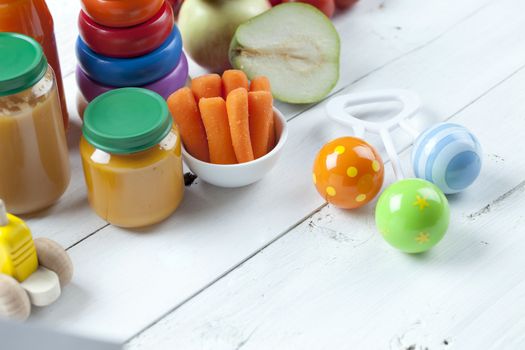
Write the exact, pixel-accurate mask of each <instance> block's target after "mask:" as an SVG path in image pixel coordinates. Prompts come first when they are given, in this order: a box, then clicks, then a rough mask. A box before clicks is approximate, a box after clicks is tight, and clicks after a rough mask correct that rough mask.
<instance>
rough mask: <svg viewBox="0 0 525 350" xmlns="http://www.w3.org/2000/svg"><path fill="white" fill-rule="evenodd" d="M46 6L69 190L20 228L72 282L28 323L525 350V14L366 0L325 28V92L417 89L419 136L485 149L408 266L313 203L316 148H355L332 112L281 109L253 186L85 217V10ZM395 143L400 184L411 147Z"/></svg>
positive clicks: (125, 334)
mask: <svg viewBox="0 0 525 350" xmlns="http://www.w3.org/2000/svg"><path fill="white" fill-rule="evenodd" d="M48 3H49V5H50V7H51V9H52V12H53V13H54V16H55V22H56V26H57V36H58V43H59V46H60V53H61V59H62V67H63V74H64V76H65V77H66V79H65V80H66V89H67V90H66V92H67V94H68V100H69V103H70V105H69V107H70V113H71V114H72V115H73V122H72V126H71V130H70V135H69V136H70V147H71V163H72V167H73V179H72V183H71V185H70V187H69V189H68V191H67V193H66V195H65V196H64V197H63V199H62V200H61V201H60V202H59V203H58V204H57V205H55V206H54V207H52V208H51V209H49V210H47V211H46V212H44V213H40V214H38V215H36V216H34V217H31V218H29V224H30V226H31V227H32V229H33V231H34V234H35V235H36V236H48V237H50V238H53V239H55V240H57V241H59V242H60V243H61V244H63V245H65V246H66V247H68V250H69V253H70V254H71V257H72V259H73V262H74V264H75V268H76V274H75V277H74V280H73V283H72V285H71V286H69V287H68V288H66V289H65V290H64V294H63V296H62V298H61V299H60V300H59V301H58V302H57V303H55V304H54V305H52V306H51V307H48V308H45V309H41V310H37V312H35V313H34V315H33V316H32V317H31V319H30V322H34V323H39V324H45V325H49V326H52V327H54V328H56V329H60V330H64V331H69V332H73V333H78V334H82V335H87V336H91V337H99V338H100V337H102V338H108V339H112V340H117V341H119V342H122V343H126V346H127V347H128V348H129V349H241V348H242V349H262V348H263V349H273V348H280V349H413V350H417V349H427V348H428V349H448V348H455V349H520V348H525V272H524V266H525V254H524V251H523V249H524V248H525V240H524V239H523V232H524V230H523V225H525V156H524V155H523V154H524V153H523V149H524V148H525V138H524V132H525V70H524V67H525V39H524V34H523V33H525V20H524V17H523V13H524V11H525V3H524V2H523V1H522V0H462V1H457V0H427V1H421V0H361V1H360V3H359V4H358V5H357V6H356V7H355V8H354V9H352V10H351V11H349V12H347V13H345V14H341V15H339V16H337V17H336V18H335V19H334V23H335V25H336V27H337V29H338V30H339V33H340V35H341V38H342V57H341V61H342V69H341V79H340V82H339V84H338V85H337V88H336V89H335V90H334V92H333V94H334V95H337V94H341V93H344V92H351V91H363V90H369V89H378V88H408V89H412V90H415V91H416V92H418V93H419V94H420V95H421V97H422V100H423V102H424V106H425V108H424V109H423V111H422V112H421V113H420V114H419V115H418V116H417V118H416V123H415V125H416V127H417V128H419V129H420V130H423V129H424V128H425V127H427V126H429V125H430V124H431V123H433V122H436V121H440V120H452V121H454V122H457V123H461V124H464V125H465V126H467V127H468V128H470V129H471V130H472V131H473V132H474V133H476V134H477V136H478V137H479V139H480V141H481V143H482V145H483V146H484V149H485V158H484V167H483V172H482V175H481V177H480V179H479V180H478V181H477V183H476V184H475V185H474V186H473V187H472V188H471V189H469V190H468V191H467V192H465V193H463V194H461V195H457V196H453V197H450V204H451V211H452V222H451V228H450V230H449V232H448V234H447V235H446V237H445V238H444V239H443V241H442V242H441V243H440V244H439V245H438V246H437V247H436V248H435V249H433V250H432V251H430V252H429V253H427V254H424V255H418V256H410V255H405V254H401V253H399V252H397V251H395V250H393V249H392V248H391V247H390V246H388V245H387V244H386V243H385V242H384V241H383V240H382V238H381V237H380V236H379V235H378V233H377V232H376V230H375V227H374V216H373V214H374V204H370V205H368V206H367V207H365V208H363V209H360V210H356V211H342V210H338V209H336V208H333V207H331V206H329V205H326V204H325V203H323V201H322V199H321V198H320V197H319V195H318V194H317V193H316V191H315V189H314V187H313V185H312V184H311V165H312V161H313V159H314V157H315V154H316V152H317V150H318V149H319V148H320V147H321V146H322V145H323V144H324V143H325V142H326V141H329V140H331V139H333V138H335V137H337V136H342V135H346V134H348V133H349V130H343V129H341V128H339V127H338V126H336V125H335V124H332V123H329V122H327V117H326V115H325V112H324V105H325V102H323V103H320V104H318V105H315V106H290V105H282V104H281V105H279V108H281V109H282V110H283V112H284V113H285V115H286V116H287V117H288V119H289V121H290V122H289V124H290V131H291V134H290V139H289V142H288V144H287V147H286V150H285V152H284V156H283V158H282V159H281V161H280V163H279V164H278V166H277V167H276V168H275V169H274V170H273V172H272V173H270V174H269V176H268V177H266V178H265V179H264V180H263V181H261V182H260V183H258V184H255V185H253V186H250V187H247V188H242V189H237V190H225V189H220V188H214V187H212V186H209V185H207V184H205V183H202V182H200V181H198V180H197V182H196V184H194V185H193V186H191V187H190V188H188V189H187V191H186V197H185V200H184V203H183V205H182V207H181V208H180V209H179V210H178V211H177V212H176V213H175V214H174V215H173V216H172V217H171V218H170V219H169V220H167V221H166V222H164V223H162V224H160V225H157V226H155V227H151V228H149V229H144V230H134V231H126V230H122V229H118V228H116V227H112V226H108V225H107V224H106V223H105V222H103V221H102V220H101V219H99V218H98V217H97V216H96V215H95V214H94V213H93V212H92V211H91V210H90V208H89V206H88V204H87V201H86V192H85V189H84V183H83V177H82V171H81V165H80V160H79V156H78V148H77V144H78V139H79V134H80V121H79V120H78V117H77V116H76V111H75V107H74V100H75V94H76V88H75V82H74V77H73V74H72V73H73V70H74V65H75V59H74V49H73V46H74V45H73V44H74V39H75V36H76V14H77V13H78V9H79V4H78V1H76V0H49V1H48ZM201 72H202V71H201V70H200V69H199V68H198V67H196V66H195V65H192V66H191V74H192V75H196V74H199V73H201ZM394 136H395V138H396V145H397V148H398V150H399V151H400V152H401V154H402V159H403V162H404V166H405V169H407V170H408V169H409V168H410V167H409V154H410V150H411V147H410V145H409V140H408V138H407V137H406V136H405V135H403V134H401V133H398V134H395V135H394ZM369 140H370V141H371V142H372V143H374V144H375V145H377V146H379V142H378V140H377V139H376V138H369ZM387 173H388V174H389V175H388V176H387V178H386V182H385V184H386V185H387V184H389V183H391V182H392V181H393V176H392V171H391V169H390V167H389V166H387Z"/></svg>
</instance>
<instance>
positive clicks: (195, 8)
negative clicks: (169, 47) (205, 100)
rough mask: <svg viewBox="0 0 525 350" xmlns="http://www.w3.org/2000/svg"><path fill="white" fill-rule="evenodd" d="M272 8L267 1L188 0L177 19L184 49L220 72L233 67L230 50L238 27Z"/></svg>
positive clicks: (195, 59) (194, 58) (206, 66)
mask: <svg viewBox="0 0 525 350" xmlns="http://www.w3.org/2000/svg"><path fill="white" fill-rule="evenodd" d="M270 7H271V6H270V3H269V2H268V1H267V0H186V1H184V3H183V4H182V7H181V9H180V12H179V21H178V26H179V29H180V32H181V34H182V40H183V43H184V49H185V50H186V52H187V53H188V54H189V55H190V56H191V58H192V59H193V60H194V61H195V62H196V63H197V64H199V65H201V66H202V67H204V68H206V69H208V70H210V71H213V72H218V73H221V72H223V71H224V70H226V69H228V68H230V67H231V65H230V61H229V58H228V51H229V48H230V42H231V40H232V38H233V35H234V33H235V30H236V29H237V27H238V26H239V25H240V24H241V23H244V22H245V21H247V20H249V19H250V18H252V17H254V16H257V15H259V14H261V13H263V12H265V11H266V10H268V9H270Z"/></svg>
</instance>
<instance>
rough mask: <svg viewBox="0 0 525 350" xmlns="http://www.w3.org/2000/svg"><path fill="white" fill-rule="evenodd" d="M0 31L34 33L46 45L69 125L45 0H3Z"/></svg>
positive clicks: (51, 22) (65, 118) (54, 42)
mask: <svg viewBox="0 0 525 350" xmlns="http://www.w3.org/2000/svg"><path fill="white" fill-rule="evenodd" d="M0 32H15V33H21V34H24V35H27V36H30V37H32V38H33V39H35V40H36V41H38V42H39V43H40V45H42V47H43V48H44V54H45V55H46V57H47V60H48V62H49V65H50V66H51V67H52V68H53V70H54V71H55V74H56V80H57V83H58V92H59V95H60V102H61V106H62V111H61V113H62V118H63V120H64V126H65V127H66V128H67V125H68V121H69V117H68V113H67V105H66V99H65V95H64V87H63V84H62V73H61V71H60V61H59V59H58V51H57V45H56V40H55V33H54V23H53V17H51V13H50V12H49V9H48V7H47V5H46V2H45V1H44V0H0Z"/></svg>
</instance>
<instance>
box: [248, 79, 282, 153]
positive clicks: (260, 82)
mask: <svg viewBox="0 0 525 350" xmlns="http://www.w3.org/2000/svg"><path fill="white" fill-rule="evenodd" d="M250 91H252V92H253V91H268V92H270V93H271V92H272V89H271V85H270V80H269V79H268V78H267V77H265V76H258V77H255V78H253V80H252V82H251V84H250ZM269 128H270V134H269V136H268V151H267V152H268V153H269V152H270V151H271V150H273V148H274V147H275V142H276V141H275V138H276V136H275V120H274V119H273V112H272V117H271V118H270V126H269ZM252 142H253V141H252ZM254 147H255V146H254ZM254 151H255V149H254Z"/></svg>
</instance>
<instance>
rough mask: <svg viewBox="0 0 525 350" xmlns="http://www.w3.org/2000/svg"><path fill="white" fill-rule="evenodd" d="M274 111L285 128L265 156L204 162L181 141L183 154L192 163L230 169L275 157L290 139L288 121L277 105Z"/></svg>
mask: <svg viewBox="0 0 525 350" xmlns="http://www.w3.org/2000/svg"><path fill="white" fill-rule="evenodd" d="M273 112H274V113H275V115H276V116H277V118H279V120H280V121H281V123H282V125H283V129H282V131H281V136H280V137H279V142H277V145H275V147H274V148H273V149H272V150H271V151H270V152H269V153H267V154H265V155H264V156H262V157H260V158H257V159H254V160H252V161H249V162H245V163H239V164H213V163H209V162H203V161H202V160H200V159H197V158H195V157H193V156H192V155H191V154H190V153H189V152H188V151H186V149H185V148H184V144H183V143H182V142H181V146H182V154H183V155H184V157H185V158H186V157H187V158H189V159H190V160H191V162H192V163H196V164H198V165H199V166H200V165H203V166H211V167H217V168H228V169H235V168H243V167H246V166H250V165H253V164H257V163H260V162H263V161H265V160H266V159H268V158H271V157H273V156H274V155H275V154H276V153H277V152H279V151H280V150H281V149H282V148H283V147H284V144H285V143H286V141H287V139H288V121H287V120H286V118H285V117H284V115H283V114H282V113H281V111H279V110H278V109H277V108H276V107H275V106H274V107H273Z"/></svg>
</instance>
